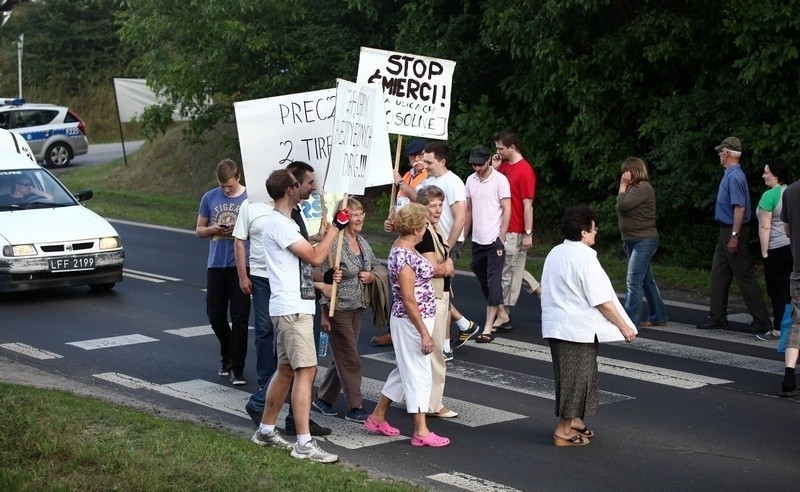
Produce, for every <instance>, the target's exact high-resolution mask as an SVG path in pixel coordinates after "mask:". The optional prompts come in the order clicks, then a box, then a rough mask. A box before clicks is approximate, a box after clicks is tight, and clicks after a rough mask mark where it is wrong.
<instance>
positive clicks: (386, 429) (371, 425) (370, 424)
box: [364, 415, 400, 436]
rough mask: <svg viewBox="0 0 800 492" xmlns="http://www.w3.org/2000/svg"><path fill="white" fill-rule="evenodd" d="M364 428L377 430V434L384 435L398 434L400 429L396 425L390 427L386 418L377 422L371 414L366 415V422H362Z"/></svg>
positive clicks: (372, 430) (371, 430)
mask: <svg viewBox="0 0 800 492" xmlns="http://www.w3.org/2000/svg"><path fill="white" fill-rule="evenodd" d="M364 428H365V429H367V430H368V431H370V432H377V433H378V434H383V435H384V436H399V435H400V429H398V428H397V427H392V426H391V425H389V422H388V421H386V420H384V421H383V422H378V421H377V420H375V417H373V416H372V415H370V416H369V417H367V420H366V422H364Z"/></svg>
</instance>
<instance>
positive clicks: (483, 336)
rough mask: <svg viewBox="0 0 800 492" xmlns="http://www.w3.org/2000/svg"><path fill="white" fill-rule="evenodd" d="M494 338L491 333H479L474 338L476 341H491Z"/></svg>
mask: <svg viewBox="0 0 800 492" xmlns="http://www.w3.org/2000/svg"><path fill="white" fill-rule="evenodd" d="M493 340H494V336H492V334H491V333H481V334H480V335H478V336H477V337H476V338H475V341H476V342H477V343H491V342H492V341H493Z"/></svg>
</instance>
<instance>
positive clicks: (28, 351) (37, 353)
mask: <svg viewBox="0 0 800 492" xmlns="http://www.w3.org/2000/svg"><path fill="white" fill-rule="evenodd" d="M0 347H2V348H4V349H6V350H10V351H12V352H16V353H18V354H22V355H27V356H28V357H32V358H34V359H39V360H48V359H60V358H62V357H63V355H59V354H57V353H55V352H48V351H47V350H42V349H40V348H36V347H31V346H30V345H26V344H24V343H19V342H15V343H4V344H2V345H0Z"/></svg>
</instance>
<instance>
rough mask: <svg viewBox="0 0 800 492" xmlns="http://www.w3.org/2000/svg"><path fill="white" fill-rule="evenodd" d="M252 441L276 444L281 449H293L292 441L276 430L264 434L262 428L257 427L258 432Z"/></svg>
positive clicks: (267, 444)
mask: <svg viewBox="0 0 800 492" xmlns="http://www.w3.org/2000/svg"><path fill="white" fill-rule="evenodd" d="M250 440H251V441H253V442H254V443H256V444H258V445H259V446H275V447H276V448H281V449H286V450H289V449H292V443H290V442H289V441H287V440H286V439H284V438H283V436H281V434H280V433H279V432H278V431H276V430H274V431H272V432H270V433H268V434H262V433H261V431H260V430H258V429H256V433H255V434H253V437H251V438H250Z"/></svg>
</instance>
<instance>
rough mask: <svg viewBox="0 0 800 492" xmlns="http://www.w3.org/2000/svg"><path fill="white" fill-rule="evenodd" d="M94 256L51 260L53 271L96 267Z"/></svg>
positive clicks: (72, 270)
mask: <svg viewBox="0 0 800 492" xmlns="http://www.w3.org/2000/svg"><path fill="white" fill-rule="evenodd" d="M94 264H95V258H94V256H81V257H78V258H56V259H52V260H50V271H51V272H74V271H77V270H92V269H94Z"/></svg>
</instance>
